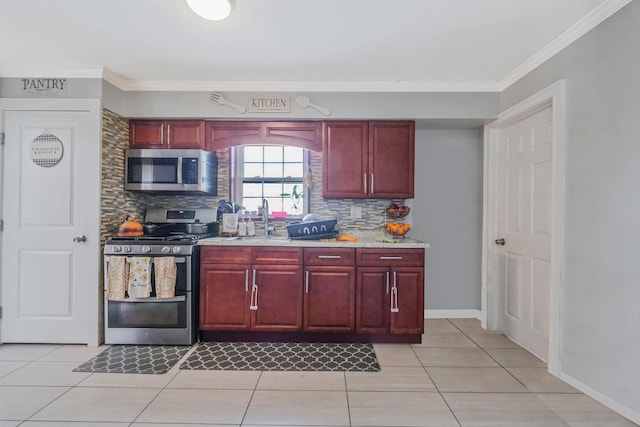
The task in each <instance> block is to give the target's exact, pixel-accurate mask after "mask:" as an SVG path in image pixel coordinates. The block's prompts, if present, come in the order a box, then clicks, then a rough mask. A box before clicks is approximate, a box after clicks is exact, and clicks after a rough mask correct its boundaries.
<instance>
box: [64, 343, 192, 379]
mask: <svg viewBox="0 0 640 427" xmlns="http://www.w3.org/2000/svg"><path fill="white" fill-rule="evenodd" d="M190 349H191V347H189V346H152V345H113V346H111V347H109V348H107V349H106V350H105V351H103V352H102V353H100V354H99V355H97V356H96V357H94V358H92V359H90V360H88V361H86V362H84V363H83V364H82V365H80V366H78V367H77V368H75V369H74V370H73V372H103V373H109V374H113V373H117V374H164V373H166V372H167V371H168V370H169V369H171V368H172V367H173V366H174V365H175V364H176V363H178V362H179V361H180V359H182V357H183V356H184V355H185V354H187V352H188V351H189V350H190Z"/></svg>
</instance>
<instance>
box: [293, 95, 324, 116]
mask: <svg viewBox="0 0 640 427" xmlns="http://www.w3.org/2000/svg"><path fill="white" fill-rule="evenodd" d="M296 103H297V104H298V105H299V106H301V107H303V108H307V107H311V108H313V109H315V110H317V111H319V112H320V113H322V114H324V115H325V116H329V115H331V108H328V107H323V106H321V105H317V104H313V103H312V102H311V99H310V98H309V97H308V96H302V95H300V96H296Z"/></svg>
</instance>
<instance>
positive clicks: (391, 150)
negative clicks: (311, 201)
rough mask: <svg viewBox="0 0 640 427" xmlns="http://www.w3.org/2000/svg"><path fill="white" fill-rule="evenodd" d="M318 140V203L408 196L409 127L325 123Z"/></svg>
mask: <svg viewBox="0 0 640 427" xmlns="http://www.w3.org/2000/svg"><path fill="white" fill-rule="evenodd" d="M323 135H324V138H323V174H322V195H323V197H325V198H329V199H331V198H335V199H345V198H354V199H357V198H360V199H362V198H379V199H408V198H412V197H413V196H414V183H413V181H414V161H415V123H414V122H413V121H327V122H324V128H323Z"/></svg>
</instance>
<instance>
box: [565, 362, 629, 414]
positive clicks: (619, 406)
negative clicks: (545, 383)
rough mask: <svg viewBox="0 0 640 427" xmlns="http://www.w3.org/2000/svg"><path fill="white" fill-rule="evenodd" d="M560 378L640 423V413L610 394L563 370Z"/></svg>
mask: <svg viewBox="0 0 640 427" xmlns="http://www.w3.org/2000/svg"><path fill="white" fill-rule="evenodd" d="M560 379H561V380H563V381H565V382H566V383H568V384H569V385H571V386H573V387H575V388H577V389H578V390H580V391H581V392H583V393H584V394H586V395H587V396H589V397H591V398H593V399H595V400H597V401H598V402H600V403H602V404H603V405H604V406H606V407H608V408H610V409H611V410H613V411H616V412H617V413H618V414H620V415H622V416H623V417H625V418H628V419H630V420H631V421H633V422H634V423H636V424H640V413H638V412H636V411H634V410H633V409H631V408H628V407H626V406H624V405H623V404H621V403H619V402H616V401H615V400H613V399H611V398H610V397H608V396H605V395H604V394H602V393H600V392H599V391H597V390H594V389H593V388H591V387H589V386H588V385H586V384H584V383H582V382H580V381H578V380H576V379H575V378H573V377H572V376H570V375H567V374H565V373H563V372H561V373H560Z"/></svg>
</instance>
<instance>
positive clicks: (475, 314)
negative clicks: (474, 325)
mask: <svg viewBox="0 0 640 427" xmlns="http://www.w3.org/2000/svg"><path fill="white" fill-rule="evenodd" d="M480 314H481V311H480V310H465V309H462V310H425V311H424V318H425V319H480Z"/></svg>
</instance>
